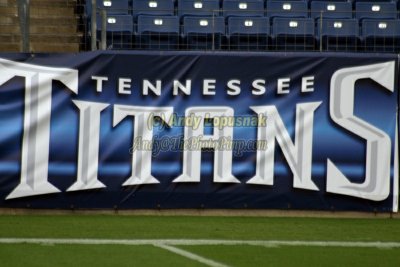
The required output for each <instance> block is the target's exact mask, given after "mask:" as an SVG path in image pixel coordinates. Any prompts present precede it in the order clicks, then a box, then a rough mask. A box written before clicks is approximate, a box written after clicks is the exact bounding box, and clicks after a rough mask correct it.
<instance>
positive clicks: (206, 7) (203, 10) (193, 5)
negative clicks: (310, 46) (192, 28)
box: [178, 0, 220, 17]
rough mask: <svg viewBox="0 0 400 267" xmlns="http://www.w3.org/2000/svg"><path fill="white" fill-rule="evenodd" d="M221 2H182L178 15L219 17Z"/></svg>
mask: <svg viewBox="0 0 400 267" xmlns="http://www.w3.org/2000/svg"><path fill="white" fill-rule="evenodd" d="M219 13H220V10H219V0H203V1H201V0H180V1H179V2H178V15H179V16H180V17H183V16H219V15H220V14H219Z"/></svg>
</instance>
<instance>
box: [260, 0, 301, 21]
mask: <svg viewBox="0 0 400 267" xmlns="http://www.w3.org/2000/svg"><path fill="white" fill-rule="evenodd" d="M267 17H270V18H274V17H290V18H295V17H298V18H307V17H308V4H307V2H303V1H276V0H275V1H269V2H267Z"/></svg>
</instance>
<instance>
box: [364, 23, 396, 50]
mask: <svg viewBox="0 0 400 267" xmlns="http://www.w3.org/2000/svg"><path fill="white" fill-rule="evenodd" d="M361 40H362V43H363V46H364V48H365V50H366V51H374V52H396V53H398V52H399V51H400V20H376V19H365V20H363V21H362V25H361Z"/></svg>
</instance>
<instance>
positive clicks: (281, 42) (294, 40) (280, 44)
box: [272, 18, 315, 51]
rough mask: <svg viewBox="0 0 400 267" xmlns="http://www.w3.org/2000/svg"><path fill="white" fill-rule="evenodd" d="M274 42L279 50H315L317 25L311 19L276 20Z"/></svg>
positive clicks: (273, 26) (273, 27) (273, 21)
mask: <svg viewBox="0 0 400 267" xmlns="http://www.w3.org/2000/svg"><path fill="white" fill-rule="evenodd" d="M272 41H273V43H274V46H275V48H276V49H277V50H295V51H299V50H314V48H315V23H314V20H313V19H309V18H274V19H273V20H272Z"/></svg>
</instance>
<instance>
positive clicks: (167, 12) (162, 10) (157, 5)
mask: <svg viewBox="0 0 400 267" xmlns="http://www.w3.org/2000/svg"><path fill="white" fill-rule="evenodd" d="M174 13H175V3H174V0H132V15H133V17H134V18H135V19H136V18H137V16H139V15H156V16H173V15H174Z"/></svg>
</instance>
